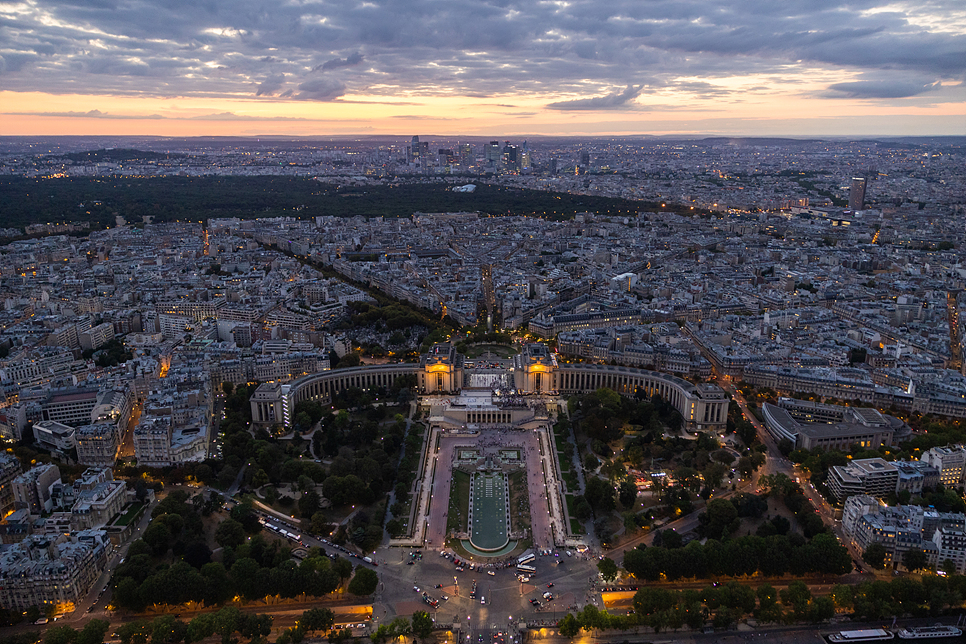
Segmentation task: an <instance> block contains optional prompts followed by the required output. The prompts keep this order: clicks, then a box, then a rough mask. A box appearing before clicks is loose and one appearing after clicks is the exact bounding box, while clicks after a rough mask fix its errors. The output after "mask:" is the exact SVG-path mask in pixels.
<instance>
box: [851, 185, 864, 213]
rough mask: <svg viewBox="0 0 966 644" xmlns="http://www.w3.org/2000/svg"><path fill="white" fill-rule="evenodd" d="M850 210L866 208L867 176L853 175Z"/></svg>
mask: <svg viewBox="0 0 966 644" xmlns="http://www.w3.org/2000/svg"><path fill="white" fill-rule="evenodd" d="M849 210H852V211H853V212H854V211H856V210H865V177H853V178H852V189H851V190H850V191H849Z"/></svg>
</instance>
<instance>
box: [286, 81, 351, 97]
mask: <svg viewBox="0 0 966 644" xmlns="http://www.w3.org/2000/svg"><path fill="white" fill-rule="evenodd" d="M343 94H345V83H343V82H340V81H337V80H330V79H328V78H315V79H312V80H308V81H305V82H304V83H301V84H299V91H298V92H297V93H296V94H295V98H299V99H303V100H309V101H331V100H333V99H336V98H339V97H340V96H342V95H343Z"/></svg>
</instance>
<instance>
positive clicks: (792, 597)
mask: <svg viewBox="0 0 966 644" xmlns="http://www.w3.org/2000/svg"><path fill="white" fill-rule="evenodd" d="M780 595H781V598H782V603H783V604H785V605H786V606H791V607H792V609H793V610H794V611H795V614H796V615H797V616H799V617H801V616H802V615H804V614H805V611H806V610H807V609H808V603H809V601H811V599H812V591H810V590H809V589H808V586H806V585H805V582H803V581H800V580H798V579H796V580H795V581H793V582H791V583H790V584H788V588H786V589H785V590H783V591H781V593H780Z"/></svg>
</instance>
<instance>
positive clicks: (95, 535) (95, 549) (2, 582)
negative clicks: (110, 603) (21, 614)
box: [0, 530, 111, 611]
mask: <svg viewBox="0 0 966 644" xmlns="http://www.w3.org/2000/svg"><path fill="white" fill-rule="evenodd" d="M110 548H111V545H110V541H109V540H108V538H107V534H106V533H105V532H103V531H95V530H91V531H85V532H81V533H78V534H77V535H75V536H72V537H69V538H68V537H65V536H63V535H58V536H46V535H32V536H28V537H26V538H25V539H24V540H23V541H21V542H20V543H18V544H14V545H12V546H11V547H9V548H7V549H5V550H2V551H0V605H2V606H4V607H6V608H9V609H14V610H21V611H22V610H27V609H28V608H30V607H31V606H51V605H54V606H56V605H62V604H68V603H75V602H78V601H79V600H80V599H81V598H82V597H84V595H86V594H87V591H88V590H90V588H91V586H92V585H93V584H94V581H95V580H96V579H97V577H98V576H99V575H100V574H101V572H102V571H103V570H104V567H105V565H106V564H107V553H108V552H109V550H110Z"/></svg>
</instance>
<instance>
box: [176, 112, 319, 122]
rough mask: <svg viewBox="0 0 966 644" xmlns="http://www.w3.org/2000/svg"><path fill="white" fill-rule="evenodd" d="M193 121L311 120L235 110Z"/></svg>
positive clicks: (193, 119) (203, 115) (203, 116)
mask: <svg viewBox="0 0 966 644" xmlns="http://www.w3.org/2000/svg"><path fill="white" fill-rule="evenodd" d="M191 120H192V121H311V120H313V119H306V118H301V117H297V116H246V115H244V114H235V113H234V112H216V113H213V114H201V115H199V116H192V117H191Z"/></svg>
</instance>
